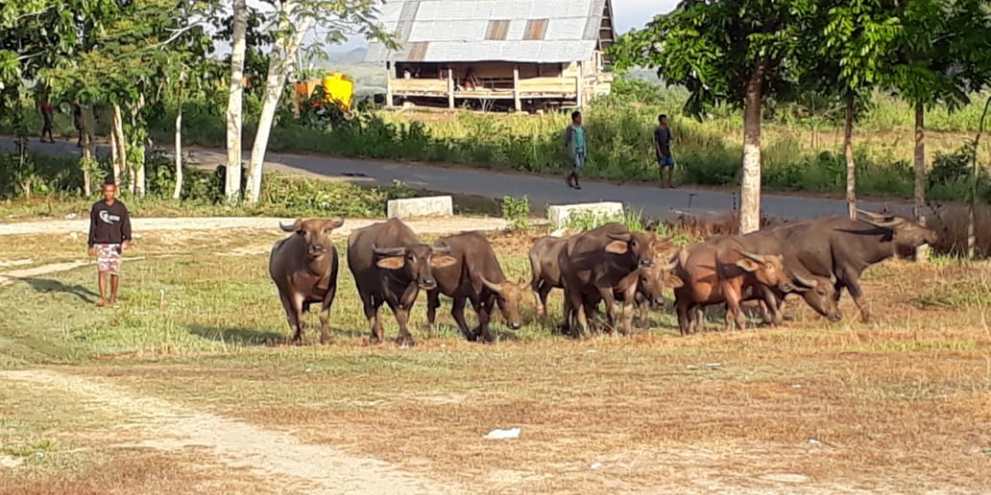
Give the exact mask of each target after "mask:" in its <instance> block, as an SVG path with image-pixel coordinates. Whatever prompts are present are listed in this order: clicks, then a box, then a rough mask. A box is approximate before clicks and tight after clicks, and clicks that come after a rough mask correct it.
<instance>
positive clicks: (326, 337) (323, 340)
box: [320, 335, 334, 345]
mask: <svg viewBox="0 0 991 495" xmlns="http://www.w3.org/2000/svg"><path fill="white" fill-rule="evenodd" d="M333 341H334V339H333V338H331V336H330V335H321V336H320V345H327V344H329V343H331V342H333Z"/></svg>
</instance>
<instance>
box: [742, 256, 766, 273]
mask: <svg viewBox="0 0 991 495" xmlns="http://www.w3.org/2000/svg"><path fill="white" fill-rule="evenodd" d="M736 266H738V267H740V268H742V269H744V270H746V271H748V272H751V273H752V272H756V271H757V270H760V267H761V264H760V263H759V262H757V261H754V260H752V259H750V258H740V259H739V260H737V262H736Z"/></svg>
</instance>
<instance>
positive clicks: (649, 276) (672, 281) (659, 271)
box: [637, 255, 685, 305]
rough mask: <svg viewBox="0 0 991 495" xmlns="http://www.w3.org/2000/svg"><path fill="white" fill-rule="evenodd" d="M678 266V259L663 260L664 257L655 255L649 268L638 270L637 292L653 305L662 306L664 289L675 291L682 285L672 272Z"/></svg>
mask: <svg viewBox="0 0 991 495" xmlns="http://www.w3.org/2000/svg"><path fill="white" fill-rule="evenodd" d="M677 266H678V259H677V258H676V259H673V260H669V259H665V257H664V256H661V255H655V256H654V260H653V262H652V263H651V265H650V266H645V267H641V268H640V274H639V276H640V279H639V280H638V281H637V283H638V284H639V287H638V288H637V290H638V291H639V292H640V293H641V294H643V295H644V296H646V297H647V299H648V300H649V301H650V302H651V303H653V304H655V305H661V304H664V297H663V295H662V293H663V292H664V289H677V288H678V287H681V286H683V285H685V284H684V282H682V280H681V279H680V278H678V277H677V276H675V274H674V270H675V268H677Z"/></svg>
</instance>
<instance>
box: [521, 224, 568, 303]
mask: <svg viewBox="0 0 991 495" xmlns="http://www.w3.org/2000/svg"><path fill="white" fill-rule="evenodd" d="M567 242H568V239H566V238H561V237H553V236H544V237H541V238H539V239H537V240H536V242H534V243H533V247H532V248H530V273H531V274H532V278H531V279H530V288H531V289H532V290H533V293H534V295H535V296H536V298H537V316H546V315H547V295H548V294H550V292H551V290H552V289H554V288H558V289H563V288H564V283H563V282H562V281H561V266H560V265H559V264H558V258H559V257H560V256H561V251H562V250H563V249H564V246H565V244H567Z"/></svg>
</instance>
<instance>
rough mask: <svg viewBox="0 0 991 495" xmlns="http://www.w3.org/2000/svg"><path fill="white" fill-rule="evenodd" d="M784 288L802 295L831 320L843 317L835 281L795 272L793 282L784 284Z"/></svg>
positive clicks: (810, 305)
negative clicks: (837, 302) (837, 299)
mask: <svg viewBox="0 0 991 495" xmlns="http://www.w3.org/2000/svg"><path fill="white" fill-rule="evenodd" d="M782 289H784V290H785V291H786V292H795V293H797V294H798V295H800V296H802V299H804V300H805V303H806V304H808V305H809V307H810V308H812V309H813V310H815V312H816V313H819V314H820V315H822V316H824V317H826V318H828V319H829V321H840V320H842V319H843V313H841V312H840V308H839V306H838V305H837V304H836V297H835V294H836V289H835V287H833V282H832V281H831V280H829V279H827V278H824V277H818V276H815V275H811V274H805V275H802V274H799V273H793V274H792V276H791V282H789V283H787V284H786V285H785V286H782Z"/></svg>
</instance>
